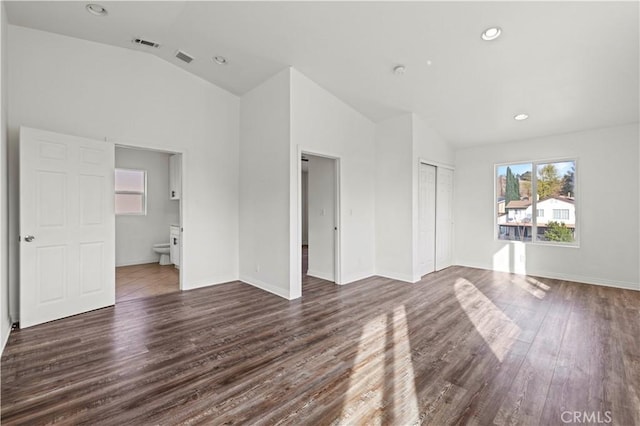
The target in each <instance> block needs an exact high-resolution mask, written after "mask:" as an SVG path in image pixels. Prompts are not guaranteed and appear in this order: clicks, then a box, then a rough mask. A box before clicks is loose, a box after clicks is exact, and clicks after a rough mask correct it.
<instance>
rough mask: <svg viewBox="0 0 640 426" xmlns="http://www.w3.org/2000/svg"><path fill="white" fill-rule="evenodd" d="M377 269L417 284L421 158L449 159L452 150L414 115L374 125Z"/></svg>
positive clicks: (443, 161)
mask: <svg viewBox="0 0 640 426" xmlns="http://www.w3.org/2000/svg"><path fill="white" fill-rule="evenodd" d="M375 138H376V273H377V274H378V275H382V276H385V277H389V278H393V279H397V280H401V281H407V282H416V281H419V280H420V278H421V277H420V266H419V265H420V263H419V259H418V255H419V250H418V235H419V207H420V205H419V188H420V175H419V172H420V169H419V164H420V161H421V160H424V161H428V162H429V163H431V164H434V165H449V166H452V165H453V162H454V158H455V156H454V150H453V148H452V147H451V145H450V144H449V143H448V142H446V141H445V140H444V139H443V138H442V137H441V136H440V135H439V134H438V133H437V132H435V131H434V130H433V129H431V127H429V125H428V124H427V123H426V122H425V120H424V119H423V118H422V117H420V116H419V115H417V114H413V113H410V114H405V115H401V116H399V117H395V118H392V119H389V120H385V121H382V122H380V123H377V124H376V136H375Z"/></svg>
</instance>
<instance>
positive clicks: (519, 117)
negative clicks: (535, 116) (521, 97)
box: [513, 113, 529, 121]
mask: <svg viewBox="0 0 640 426" xmlns="http://www.w3.org/2000/svg"><path fill="white" fill-rule="evenodd" d="M527 118H529V115H528V114H524V113H523V114H516V115H514V116H513V119H514V120H516V121H522V120H526V119H527Z"/></svg>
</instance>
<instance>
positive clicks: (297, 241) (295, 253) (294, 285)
mask: <svg viewBox="0 0 640 426" xmlns="http://www.w3.org/2000/svg"><path fill="white" fill-rule="evenodd" d="M303 154H307V155H313V156H316V157H323V158H328V159H331V160H334V161H335V186H334V211H333V214H334V224H335V228H336V229H335V231H334V241H333V247H334V248H333V259H334V260H333V271H334V272H333V279H334V283H335V284H337V285H342V267H341V263H342V262H341V260H342V257H341V252H342V226H341V216H342V215H341V212H342V210H341V204H340V199H341V191H340V188H341V184H340V175H341V166H342V162H341V158H340V156H339V155H336V154H334V153H329V152H322V151H318V150H315V149H310V148H305V147H303V146H301V145H298V147H297V152H296V157H295V162H296V182H297V183H296V189H297V194H296V198H297V216H296V217H297V221H296V228H295V236H296V237H295V238H294V239H292V240H293V241H294V245H295V247H293V248H292V249H291V256H290V262H291V263H292V264H294V265H295V268H291V270H292V272H293V271H295V272H294V273H295V276H294V277H292V279H291V288H290V289H289V292H290V295H291V298H296V297H299V296H300V295H302V265H301V259H302V162H301V158H302V155H303Z"/></svg>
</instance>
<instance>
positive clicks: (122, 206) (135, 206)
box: [116, 194, 144, 214]
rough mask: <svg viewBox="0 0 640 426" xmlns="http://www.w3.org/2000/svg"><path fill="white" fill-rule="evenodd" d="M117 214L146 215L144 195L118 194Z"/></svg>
mask: <svg viewBox="0 0 640 426" xmlns="http://www.w3.org/2000/svg"><path fill="white" fill-rule="evenodd" d="M116 214H144V195H142V194H116Z"/></svg>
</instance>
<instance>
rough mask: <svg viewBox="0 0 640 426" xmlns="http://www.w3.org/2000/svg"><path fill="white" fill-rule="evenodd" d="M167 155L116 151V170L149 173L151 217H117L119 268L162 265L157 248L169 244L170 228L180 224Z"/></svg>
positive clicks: (148, 187) (117, 259)
mask: <svg viewBox="0 0 640 426" xmlns="http://www.w3.org/2000/svg"><path fill="white" fill-rule="evenodd" d="M169 156H170V154H168V153H165V152H158V151H150V150H141V149H129V148H122V147H116V167H117V168H123V169H138V170H145V171H146V172H147V214H146V215H144V216H142V215H116V266H124V265H139V264H143V263H152V262H158V259H159V256H160V255H158V254H157V253H155V252H154V251H153V245H154V244H159V243H168V242H169V226H170V225H179V224H180V201H179V200H170V199H169Z"/></svg>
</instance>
